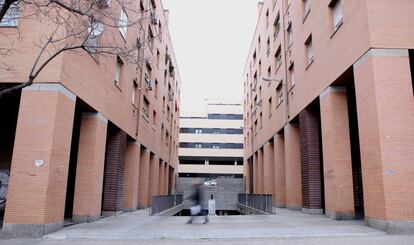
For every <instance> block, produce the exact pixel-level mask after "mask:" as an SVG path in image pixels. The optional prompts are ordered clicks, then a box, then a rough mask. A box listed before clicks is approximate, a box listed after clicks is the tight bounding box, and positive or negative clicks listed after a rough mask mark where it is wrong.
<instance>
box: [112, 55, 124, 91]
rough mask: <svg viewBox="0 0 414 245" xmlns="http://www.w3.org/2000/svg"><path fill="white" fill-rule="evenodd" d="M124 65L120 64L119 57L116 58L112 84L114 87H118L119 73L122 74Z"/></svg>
mask: <svg viewBox="0 0 414 245" xmlns="http://www.w3.org/2000/svg"><path fill="white" fill-rule="evenodd" d="M123 65H124V63H123V62H122V60H121V58H119V56H118V57H117V58H116V64H115V78H114V82H115V84H116V85H118V86H119V84H120V82H121V73H122V67H123Z"/></svg>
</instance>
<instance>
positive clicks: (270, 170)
mask: <svg viewBox="0 0 414 245" xmlns="http://www.w3.org/2000/svg"><path fill="white" fill-rule="evenodd" d="M273 155H274V147H273V142H267V143H266V144H265V145H264V147H263V169H264V170H263V181H264V185H263V192H264V194H273V193H274V189H273V187H274V185H275V183H274V164H273V160H274V157H273ZM274 198H275V197H274V196H273V199H274Z"/></svg>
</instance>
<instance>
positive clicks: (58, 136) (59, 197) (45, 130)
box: [0, 0, 181, 236]
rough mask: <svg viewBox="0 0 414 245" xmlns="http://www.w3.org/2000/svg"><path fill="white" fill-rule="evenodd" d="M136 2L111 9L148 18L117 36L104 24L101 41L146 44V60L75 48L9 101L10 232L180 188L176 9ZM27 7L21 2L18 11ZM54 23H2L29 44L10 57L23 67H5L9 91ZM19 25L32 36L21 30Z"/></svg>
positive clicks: (0, 78)
mask: <svg viewBox="0 0 414 245" xmlns="http://www.w3.org/2000/svg"><path fill="white" fill-rule="evenodd" d="M131 4H133V5H134V6H139V8H140V10H139V13H137V12H132V8H131V9H126V8H121V7H120V6H119V2H117V1H112V3H110V5H106V6H105V8H104V9H105V11H109V12H110V13H111V14H115V15H116V16H119V21H120V22H122V23H124V22H125V23H126V22H128V21H127V19H128V18H129V19H133V18H134V17H137V16H135V15H137V14H139V15H140V16H138V17H139V18H140V20H141V21H140V25H139V26H137V25H135V26H132V25H131V26H129V25H127V24H124V25H122V26H121V25H120V29H119V31H118V30H117V31H116V33H111V35H110V36H109V33H107V32H105V30H104V31H103V32H102V34H101V38H102V40H104V39H105V38H107V39H110V40H111V42H112V44H113V45H114V46H124V45H131V46H133V45H137V51H136V55H137V57H136V60H137V61H139V62H130V61H129V60H123V58H122V57H120V56H109V55H103V54H101V53H97V54H95V55H91V54H90V53H88V52H86V51H85V50H82V49H79V50H73V51H65V52H62V53H61V54H59V55H58V56H57V57H56V58H55V59H54V60H53V61H52V62H50V63H49V64H48V65H47V66H46V67H45V69H44V70H43V71H42V72H41V73H40V74H39V76H38V77H37V79H36V80H35V82H34V83H33V84H32V85H30V86H28V87H25V88H23V89H22V90H18V91H15V92H13V93H9V94H6V95H4V96H2V97H1V98H0V113H1V115H2V116H1V120H0V135H1V137H0V171H1V172H2V178H3V180H4V179H6V180H7V181H8V188H7V196H6V197H5V198H4V199H5V200H2V201H4V202H3V203H2V206H0V207H1V209H2V210H1V218H0V220H2V222H3V224H2V230H3V233H4V234H9V235H10V236H41V235H43V234H45V233H48V232H52V231H55V230H58V229H60V228H62V227H63V226H64V225H66V224H67V223H78V222H91V221H95V220H97V219H99V218H101V217H102V216H109V215H118V214H119V213H122V212H127V211H133V210H136V209H138V208H146V207H148V206H150V205H151V197H152V196H154V195H165V194H169V193H172V192H174V190H175V179H176V176H177V175H178V174H177V171H178V133H179V117H180V113H179V108H180V84H181V80H180V74H179V72H178V68H177V62H176V59H175V54H174V49H173V46H172V43H171V40H170V35H169V31H168V15H169V12H168V10H165V9H164V8H163V6H162V3H161V0H134V1H132V3H131ZM14 10H16V9H14ZM26 10H27V9H25V8H23V7H22V8H20V9H19V8H17V11H18V12H17V15H16V12H13V13H14V14H15V15H14V16H17V17H19V16H24V15H25V13H26V12H25V11H26ZM19 11H20V12H19ZM97 11H104V10H102V9H101V8H97ZM117 18H118V17H117ZM135 19H136V18H135ZM53 27H54V26H53V25H48V24H47V23H44V22H40V21H39V20H38V19H36V18H29V19H27V18H26V19H24V20H23V19H22V20H20V19H19V18H17V19H12V21H10V20H8V21H6V22H2V23H1V25H0V32H1V33H2V34H5V35H0V43H1V44H2V47H13V48H14V49H16V50H18V51H19V52H16V53H15V54H13V55H10V56H8V55H4V56H1V59H2V62H4V63H7V64H9V65H10V66H11V67H12V68H13V71H14V72H6V71H1V72H0V86H1V87H2V88H7V87H10V86H12V85H16V84H19V83H21V82H22V81H24V79H25V78H26V76H27V74H28V72H29V71H30V68H31V66H32V65H33V63H34V61H35V60H36V56H37V53H38V47H37V46H36V45H35V43H36V42H37V41H38V40H39V38H40V37H41V36H42V35H45V34H47V33H49V32H50V31H51V30H52V28H53ZM16 28H18V30H19V33H21V34H22V36H20V35H18V36H16V35H11V34H12V33H14V32H16V30H17V29H16ZM6 34H10V35H6ZM107 35H108V36H107ZM20 37H24V38H20ZM7 45H9V46H7ZM2 64H3V63H2ZM3 175H6V177H4V176H3ZM3 187H4V186H3ZM4 204H5V205H4Z"/></svg>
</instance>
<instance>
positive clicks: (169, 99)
mask: <svg viewBox="0 0 414 245" xmlns="http://www.w3.org/2000/svg"><path fill="white" fill-rule="evenodd" d="M173 100H174V93H168V101H173Z"/></svg>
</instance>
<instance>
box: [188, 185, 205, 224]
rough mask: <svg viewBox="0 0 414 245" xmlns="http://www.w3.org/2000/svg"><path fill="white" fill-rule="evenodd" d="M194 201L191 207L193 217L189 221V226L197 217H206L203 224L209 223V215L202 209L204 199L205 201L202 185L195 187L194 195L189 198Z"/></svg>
mask: <svg viewBox="0 0 414 245" xmlns="http://www.w3.org/2000/svg"><path fill="white" fill-rule="evenodd" d="M188 199H190V200H191V201H192V206H191V207H190V213H191V217H190V219H189V220H188V221H187V224H191V223H193V221H194V217H195V216H204V222H203V224H207V223H208V221H209V220H208V216H207V213H205V214H203V213H204V210H203V207H202V199H203V190H202V188H201V183H197V184H194V185H193V190H192V194H191V195H190V196H189V197H188Z"/></svg>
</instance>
